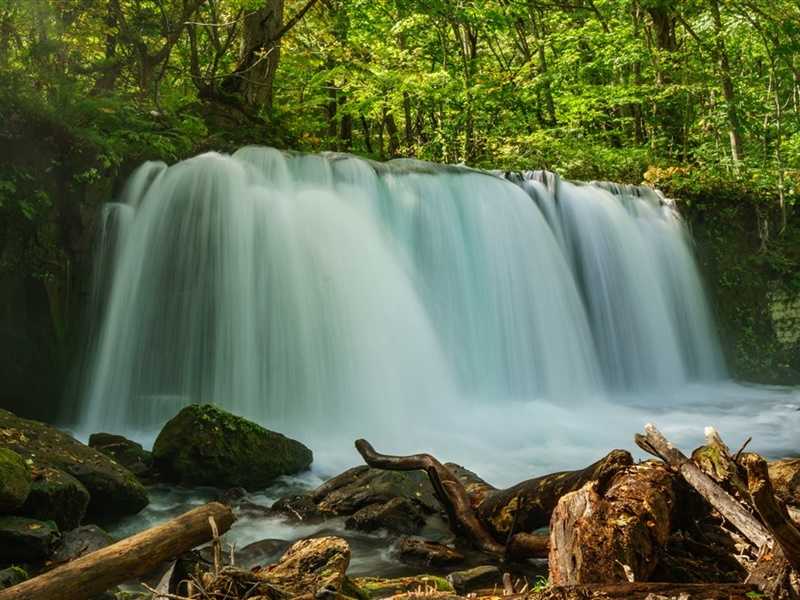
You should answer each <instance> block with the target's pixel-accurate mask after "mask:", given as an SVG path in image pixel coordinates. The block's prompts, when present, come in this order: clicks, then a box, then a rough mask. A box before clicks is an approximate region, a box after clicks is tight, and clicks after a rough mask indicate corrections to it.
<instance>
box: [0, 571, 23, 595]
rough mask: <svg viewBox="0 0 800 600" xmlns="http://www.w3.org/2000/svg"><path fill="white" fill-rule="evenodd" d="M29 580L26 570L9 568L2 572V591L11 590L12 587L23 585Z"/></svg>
mask: <svg viewBox="0 0 800 600" xmlns="http://www.w3.org/2000/svg"><path fill="white" fill-rule="evenodd" d="M27 578H28V574H27V573H26V572H25V570H24V569H20V568H19V567H8V568H7V569H3V570H2V571H0V590H4V589H6V588H10V587H11V586H12V585H17V584H18V583H22V582H23V581H25V580H26V579H27Z"/></svg>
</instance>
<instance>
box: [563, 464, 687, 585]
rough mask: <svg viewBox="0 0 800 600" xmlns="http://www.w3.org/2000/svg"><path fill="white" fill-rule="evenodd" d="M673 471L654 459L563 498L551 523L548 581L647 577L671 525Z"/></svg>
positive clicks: (653, 566)
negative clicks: (609, 479)
mask: <svg viewBox="0 0 800 600" xmlns="http://www.w3.org/2000/svg"><path fill="white" fill-rule="evenodd" d="M674 505H675V492H674V490H673V475H672V474H671V473H670V472H669V470H668V469H667V468H666V467H665V466H664V465H663V463H659V462H656V461H648V462H644V463H641V464H638V465H633V466H630V467H628V468H626V469H624V470H622V471H619V472H617V473H616V475H614V477H613V478H612V480H611V482H610V484H609V486H608V488H607V489H606V490H603V489H602V488H601V486H599V485H598V483H596V482H592V483H589V484H587V485H585V486H584V487H582V488H581V489H579V490H578V491H575V492H571V493H569V494H567V495H565V496H563V497H562V498H561V500H560V501H559V502H558V506H557V507H556V509H555V511H554V512H553V518H552V520H551V522H550V560H549V566H550V583H551V584H554V585H575V584H582V583H614V582H629V581H646V580H647V579H648V578H649V577H650V575H652V573H653V571H654V570H655V568H656V567H657V565H658V562H659V559H660V558H661V556H662V554H663V549H664V546H665V545H666V543H667V540H668V539H669V535H670V530H671V526H672V509H673V506H674Z"/></svg>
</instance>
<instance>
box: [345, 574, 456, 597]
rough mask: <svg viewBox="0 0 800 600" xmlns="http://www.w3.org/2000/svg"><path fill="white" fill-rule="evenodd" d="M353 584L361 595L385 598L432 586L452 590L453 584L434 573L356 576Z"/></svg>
mask: <svg viewBox="0 0 800 600" xmlns="http://www.w3.org/2000/svg"><path fill="white" fill-rule="evenodd" d="M352 583H353V585H354V586H355V587H357V588H359V589H360V590H361V595H362V596H366V597H367V598H370V599H376V598H386V597H389V596H394V595H397V594H402V593H406V592H413V591H416V590H419V589H420V588H421V589H431V588H433V589H434V590H435V591H437V592H453V593H455V590H454V589H453V586H452V585H450V582H448V581H447V579H445V578H444V577H438V576H436V575H415V576H413V577H397V578H394V579H382V578H379V577H357V578H355V579H353V581H352Z"/></svg>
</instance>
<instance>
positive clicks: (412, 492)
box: [313, 468, 441, 515]
mask: <svg viewBox="0 0 800 600" xmlns="http://www.w3.org/2000/svg"><path fill="white" fill-rule="evenodd" d="M337 484H341V485H337ZM313 497H314V499H315V500H316V501H317V506H318V508H319V509H320V511H321V512H322V513H323V514H325V513H327V514H329V515H352V514H353V513H355V512H356V511H358V510H360V509H361V508H364V507H365V506H369V505H371V504H385V503H387V502H389V501H390V500H393V499H395V498H405V499H406V500H410V501H411V502H413V503H415V504H417V505H418V506H419V507H420V508H422V509H423V510H424V511H425V512H428V513H434V512H438V511H439V510H441V506H440V504H439V501H438V500H437V499H436V495H435V494H434V492H433V486H431V483H430V480H429V479H428V476H427V474H426V473H425V472H423V471H384V470H382V469H370V468H366V469H363V468H356V469H350V470H349V471H346V472H345V473H342V474H341V475H339V476H338V477H335V478H334V479H332V480H331V481H329V482H326V483H324V484H322V485H321V486H320V487H319V488H318V489H317V490H316V491H315V492H314V493H313Z"/></svg>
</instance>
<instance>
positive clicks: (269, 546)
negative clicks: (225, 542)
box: [236, 539, 292, 569]
mask: <svg viewBox="0 0 800 600" xmlns="http://www.w3.org/2000/svg"><path fill="white" fill-rule="evenodd" d="M291 545H292V544H291V542H287V541H286V540H276V539H266V540H259V541H258V542H253V543H252V544H247V545H246V546H245V547H244V548H242V549H241V550H237V551H236V564H237V565H238V566H240V567H243V568H245V569H250V568H252V567H254V566H256V565H263V564H266V563H271V562H275V561H276V560H278V559H279V558H280V557H281V555H282V554H284V553H285V552H286V550H288V548H289V546H291Z"/></svg>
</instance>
